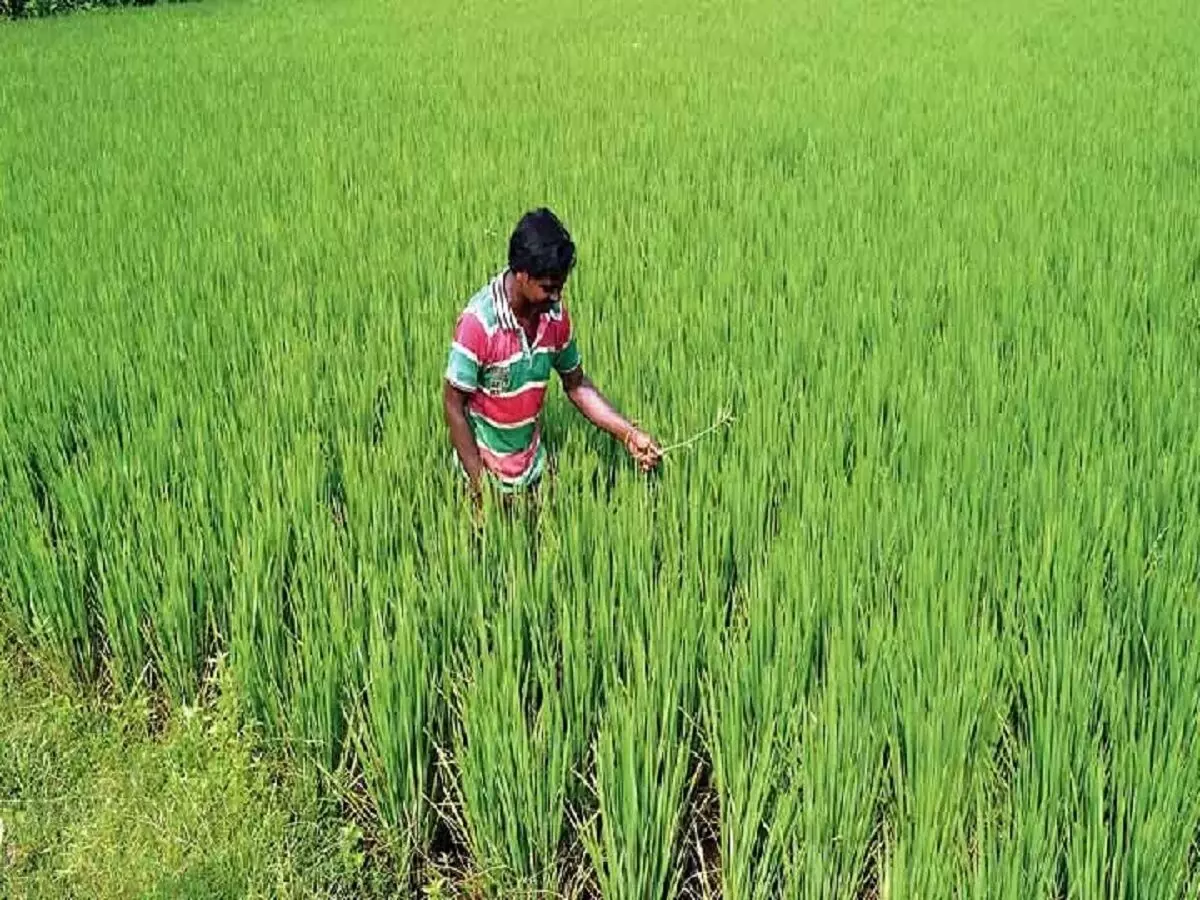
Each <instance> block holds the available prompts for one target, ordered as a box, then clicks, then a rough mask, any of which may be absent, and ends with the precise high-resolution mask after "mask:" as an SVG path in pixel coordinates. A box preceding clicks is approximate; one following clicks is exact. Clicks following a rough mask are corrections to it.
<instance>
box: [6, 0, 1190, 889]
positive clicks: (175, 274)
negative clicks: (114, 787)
mask: <svg viewBox="0 0 1200 900" xmlns="http://www.w3.org/2000/svg"><path fill="white" fill-rule="evenodd" d="M1198 57H1200V24H1198V20H1197V19H1196V17H1195V16H1194V15H1192V11H1191V9H1190V7H1189V6H1188V5H1187V4H1184V3H1181V2H1175V0H1154V2H1153V3H1152V4H1151V7H1150V8H1146V7H1144V6H1143V7H1140V8H1137V9H1134V8H1127V7H1123V6H1119V5H1118V6H1113V5H1111V4H1110V5H1102V4H1092V3H1084V4H1073V5H1070V6H1064V5H1045V4H1035V3H1031V2H1018V3H1003V4H1002V3H998V2H993V0H976V2H972V3H970V4H967V5H965V6H963V5H954V4H950V3H941V2H933V3H928V4H924V5H913V4H906V3H899V2H888V3H884V4H878V5H875V6H873V7H871V8H870V9H868V8H866V7H863V6H861V5H860V4H857V3H854V2H849V0H822V2H815V0H813V2H800V3H783V2H775V0H752V2H749V3H742V4H732V3H725V2H711V3H704V4H700V5H695V4H691V5H687V4H681V3H669V4H667V5H666V6H646V5H639V4H634V3H630V2H625V0H611V2H604V3H599V4H592V5H590V6H586V7H584V6H570V5H568V6H561V5H560V6H556V7H554V9H553V10H549V9H548V8H547V9H542V8H540V7H534V6H529V5H518V6H516V7H513V6H512V5H511V4H509V5H500V4H492V3H486V2H482V0H476V2H470V3H468V4H466V5H465V6H461V5H460V6H459V7H456V8H455V9H454V10H451V9H449V8H446V7H444V6H443V5H441V4H434V3H431V2H428V3H427V2H417V3H409V4H403V5H395V4H385V3H375V2H368V0H353V2H347V3H342V4H322V3H307V2H303V3H299V4H295V3H293V4H286V5H285V4H278V3H274V2H263V3H257V4H247V3H235V2H232V0H231V2H222V0H206V2H205V3H203V4H195V5H182V6H177V7H175V6H173V7H170V8H155V9H151V10H138V11H130V12H128V13H125V14H106V15H103V16H78V17H68V18H63V19H59V20H55V21H49V22H27V23H21V24H19V25H9V26H5V27H3V28H0V75H3V77H2V78H0V110H2V111H3V121H4V127H3V128H2V129H0V304H2V309H3V312H4V327H3V328H0V359H2V360H3V373H4V378H3V381H2V382H0V385H2V386H0V490H2V491H3V497H4V501H3V503H0V616H3V618H4V620H5V622H6V624H8V625H9V626H11V627H12V628H13V629H14V630H16V631H17V632H18V633H19V634H20V635H21V636H22V638H23V639H24V641H25V642H27V643H28V644H29V645H31V646H33V647H36V648H37V649H38V651H39V652H40V653H41V654H43V655H44V656H46V657H47V658H52V659H55V660H57V662H58V663H59V664H60V665H61V667H63V668H64V669H66V670H70V671H72V672H73V673H74V674H75V675H76V676H77V677H79V678H81V679H86V680H97V679H100V680H103V681H104V682H106V683H109V684H111V685H112V686H113V687H114V688H116V689H118V690H121V689H127V688H129V687H131V686H133V685H135V684H137V683H139V682H141V681H148V682H149V683H151V684H152V685H154V686H155V687H157V688H158V689H160V690H161V691H162V692H163V694H164V695H165V696H167V697H168V698H170V699H171V700H172V701H174V702H177V703H178V702H186V701H188V700H189V699H190V698H193V697H194V696H195V694H196V692H197V691H198V690H199V687H200V685H201V683H202V679H203V678H204V677H205V675H206V672H207V671H208V669H209V667H210V663H211V660H212V659H213V657H214V655H215V654H217V653H228V663H229V666H230V671H231V672H232V677H233V683H234V684H236V686H237V689H238V690H239V691H240V693H241V694H242V695H243V697H244V701H245V706H246V709H247V710H248V713H249V714H250V715H253V716H254V717H255V718H256V719H257V720H259V721H260V722H261V723H262V724H263V725H264V726H265V727H266V728H267V729H268V731H269V733H270V734H272V735H273V736H274V737H276V738H279V739H281V740H284V741H286V742H288V743H289V744H290V746H292V747H293V748H294V749H295V750H296V751H297V752H299V753H303V754H306V755H307V756H309V758H311V759H313V760H315V761H316V762H318V763H319V764H320V765H322V766H324V767H326V768H329V769H338V768H342V769H346V770H347V771H349V772H352V773H354V774H355V775H356V776H361V778H360V781H359V783H361V784H362V785H363V788H364V791H365V794H366V797H367V799H368V800H369V802H370V803H369V805H370V808H371V810H372V811H373V814H374V816H375V818H376V819H377V821H378V823H379V825H380V826H381V828H382V830H383V832H386V833H387V834H388V835H389V836H390V837H391V839H392V846H394V847H395V848H396V857H397V865H398V866H401V867H402V868H403V870H404V871H406V872H407V873H408V874H410V875H411V877H412V878H413V879H414V884H415V880H417V879H420V878H423V877H425V874H426V873H427V872H428V871H429V870H431V869H437V868H439V867H440V868H441V869H443V870H446V871H450V870H452V871H453V872H454V873H455V874H456V875H457V876H459V877H461V878H463V879H466V880H469V881H470V882H471V883H472V884H473V885H478V886H479V887H480V889H481V890H483V891H484V892H486V893H489V894H491V895H495V896H544V895H545V893H546V892H551V893H553V892H561V893H588V892H591V893H598V894H599V895H601V896H604V897H612V898H627V897H628V898H646V897H664V898H665V897H675V896H679V895H681V894H688V895H691V896H702V895H704V893H705V892H706V891H709V892H714V893H715V892H719V893H720V895H721V896H723V897H727V898H730V900H742V898H747V900H753V898H768V897H788V898H804V900H808V898H824V897H847V896H850V897H854V896H880V897H895V898H900V897H931V896H939V897H941V896H955V897H960V896H962V897H967V896H970V897H976V896H978V897H989V898H991V897H995V898H1016V897H1021V898H1026V897H1030V896H1037V897H1046V898H1050V897H1117V896H1154V897H1182V896H1195V895H1196V892H1197V889H1198V882H1197V877H1196V865H1195V858H1196V836H1197V834H1200V800H1198V799H1197V798H1200V764H1198V763H1197V762H1196V760H1200V747H1198V746H1197V743H1196V739H1195V736H1194V735H1195V724H1196V721H1197V714H1198V713H1200V710H1198V709H1197V702H1198V701H1197V698H1198V697H1200V669H1198V668H1197V664H1196V663H1195V662H1193V659H1194V658H1195V653H1193V652H1192V648H1193V647H1194V646H1195V645H1196V642H1197V640H1198V639H1200V616H1198V615H1197V614H1196V612H1195V610H1196V601H1197V588H1198V581H1197V578H1198V573H1200V528H1198V527H1197V525H1196V522H1195V516H1194V512H1195V509H1196V508H1197V501H1198V500H1200V469H1198V463H1197V460H1200V431H1198V430H1197V429H1196V427H1195V424H1194V423H1195V413H1194V410H1195V409H1197V408H1198V405H1200V375H1198V373H1200V365H1198V364H1200V240H1198V239H1197V235H1198V234H1200V212H1198V211H1200V179H1197V177H1196V172H1197V166H1198V165H1200V156H1198V155H1197V150H1196V147H1197V146H1200V119H1198V117H1197V113H1196V110H1200V80H1198V78H1197V70H1196V67H1195V65H1194V63H1193V60H1194V59H1196V58H1198ZM92 72H104V73H106V76H105V77H103V78H100V77H91V76H90V75H88V73H92ZM542 203H546V204H548V205H550V206H552V207H554V208H555V209H556V210H557V211H558V212H560V214H561V215H562V216H563V217H564V219H565V220H566V221H567V223H568V225H569V227H570V228H571V229H572V231H573V233H574V235H575V237H576V238H577V241H578V244H579V247H580V254H581V255H580V265H579V268H578V270H577V273H576V275H575V276H574V277H573V278H572V280H571V283H570V285H569V287H568V291H567V295H568V303H569V304H570V306H571V310H572V314H573V317H574V319H575V321H576V322H577V326H578V333H579V336H580V341H581V344H582V348H583V353H584V359H585V365H586V367H587V369H588V371H589V372H590V373H591V374H592V375H593V376H594V378H595V379H596V381H597V382H598V383H599V384H600V385H601V386H602V387H603V388H604V390H605V392H606V393H607V394H608V395H609V396H611V397H612V398H613V399H614V400H615V401H616V403H617V404H618V405H619V406H620V407H621V408H622V409H624V410H626V411H627V412H628V413H630V414H631V415H633V416H635V417H636V418H637V419H638V420H639V421H641V422H642V423H644V424H645V425H646V426H647V427H648V428H649V429H651V430H652V431H653V432H654V433H655V434H656V435H657V436H659V437H660V438H661V439H662V440H664V441H673V440H675V439H679V438H683V437H686V436H687V435H690V434H693V433H695V432H696V431H698V430H700V429H702V428H704V427H705V426H707V425H708V424H709V423H710V422H711V421H712V420H713V417H714V415H715V414H716V412H717V411H718V410H720V409H722V408H725V407H727V406H731V407H732V409H733V411H734V413H735V414H736V416H737V419H736V422H735V423H733V425H732V427H730V428H728V429H725V430H721V431H719V432H716V433H714V434H712V435H710V436H707V437H706V438H704V439H703V440H702V441H700V442H698V443H696V444H695V445H692V446H689V447H687V448H685V449H682V450H680V451H678V452H677V453H674V454H672V455H670V456H668V458H667V460H666V463H665V466H664V469H663V471H662V472H661V473H660V474H659V475H657V476H655V477H653V478H649V479H647V478H644V477H641V476H639V475H638V474H637V473H636V472H635V471H634V469H633V467H632V466H631V465H630V464H629V463H628V461H627V460H626V459H625V458H624V457H623V455H622V452H621V450H620V448H619V447H617V446H615V445H614V444H613V443H612V442H611V441H609V440H607V439H606V438H605V437H603V436H602V435H600V434H598V433H596V432H595V431H594V430H592V429H590V428H589V427H588V426H587V425H586V423H585V422H583V420H582V419H580V418H579V417H578V416H577V415H576V413H575V412H574V410H573V409H571V407H570V406H569V404H568V403H566V402H565V400H564V398H563V397H562V396H561V392H559V391H558V390H557V389H555V391H553V392H552V394H551V397H550V399H549V403H548V408H547V411H546V425H547V438H548V441H549V443H550V445H551V448H552V450H553V452H554V454H555V457H556V460H557V463H558V475H557V477H556V478H555V479H554V480H553V481H552V482H551V483H550V484H549V485H547V489H546V491H545V492H544V495H543V496H542V498H541V503H540V509H539V510H538V512H537V515H536V516H535V515H533V514H531V513H530V512H529V511H528V510H526V511H519V512H518V514H517V515H515V516H508V515H506V514H504V512H503V511H502V510H500V509H498V508H489V510H488V511H487V522H486V524H485V527H484V528H483V529H482V530H481V531H476V530H475V529H474V528H473V526H472V523H471V521H470V517H469V516H468V515H467V513H466V509H465V507H464V504H463V501H462V497H461V495H460V492H459V489H458V485H457V483H456V476H455V473H454V470H453V468H452V467H451V466H450V465H449V453H450V452H451V451H450V445H449V443H448V441H447V439H446V437H445V434H444V429H443V427H442V425H441V411H440V378H441V373H442V370H443V367H444V363H445V354H446V351H447V346H448V340H449V336H450V331H451V329H452V325H453V320H454V316H455V315H457V312H458V311H459V309H460V308H461V306H462V305H463V304H464V303H465V301H466V299H467V298H468V297H469V296H470V294H471V293H473V292H474V291H475V290H476V289H477V288H478V287H479V286H480V285H482V284H483V283H484V281H485V280H486V279H487V278H488V277H489V276H490V275H491V274H493V273H494V272H495V271H496V270H497V269H498V268H499V267H500V266H501V265H502V264H503V261H504V251H505V245H506V239H507V235H508V230H509V229H510V228H511V227H512V224H513V223H514V222H515V221H516V219H517V217H519V215H520V214H521V212H523V211H524V210H525V209H527V208H530V207H532V206H535V205H541V204H542Z"/></svg>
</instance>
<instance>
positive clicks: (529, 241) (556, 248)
mask: <svg viewBox="0 0 1200 900" xmlns="http://www.w3.org/2000/svg"><path fill="white" fill-rule="evenodd" d="M508 267H509V268H510V269H511V270H512V271H513V272H525V273H526V274H527V275H529V276H530V277H532V278H556V279H562V280H564V281H565V280H566V278H567V276H568V275H569V274H570V273H571V269H573V268H574V267H575V244H574V242H573V241H572V240H571V235H570V234H569V233H568V232H567V229H566V228H565V227H564V226H563V223H562V222H560V221H559V220H558V216H556V215H554V213H552V212H551V211H550V210H548V209H546V207H544V206H543V207H540V208H538V209H534V210H530V211H529V212H527V213H525V215H523V216H521V221H519V222H518V223H517V227H516V228H515V229H513V233H512V237H510V238H509V239H508Z"/></svg>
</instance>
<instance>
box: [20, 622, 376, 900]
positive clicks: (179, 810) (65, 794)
mask: <svg viewBox="0 0 1200 900" xmlns="http://www.w3.org/2000/svg"><path fill="white" fill-rule="evenodd" d="M0 694H2V695H3V696H4V700H5V702H4V703H3V704H2V705H0V894H2V895H3V896H5V897H10V898H13V900H23V898H40V897H46V898H50V897H55V898H60V897H61V898H67V897H88V898H119V897H130V898H132V897H138V898H143V900H149V898H163V900H166V898H185V897H195V898H200V897H204V898H223V897H227V898H249V897H331V898H332V897H364V896H379V897H383V896H389V894H388V893H387V885H388V883H389V881H388V879H387V878H386V877H383V876H381V875H380V871H381V870H380V869H379V866H378V864H377V863H375V862H374V861H373V860H371V859H370V858H369V853H370V848H369V847H368V846H367V845H366V844H365V843H364V840H363V834H362V832H361V831H360V830H359V829H358V828H357V827H356V826H354V825H352V824H351V823H349V822H347V821H345V820H344V819H343V818H342V817H341V816H340V815H339V811H338V808H337V807H336V805H330V801H329V800H328V799H327V798H326V799H323V797H322V794H321V792H319V791H318V790H317V786H316V779H315V771H314V770H312V769H311V767H309V768H308V769H307V771H306V770H305V767H303V766H300V765H297V764H295V763H289V762H287V761H286V760H285V759H284V758H283V755H282V754H280V753H279V752H278V749H277V748H274V749H273V748H270V747H268V746H267V745H265V744H263V743H261V742H259V741H257V740H255V737H254V735H253V734H252V733H248V732H246V731H245V730H244V729H243V727H242V726H241V724H240V722H239V719H240V717H239V715H238V713H237V710H236V709H235V708H233V707H232V706H231V704H230V701H229V696H230V695H228V694H222V695H219V699H218V698H216V697H214V698H212V699H210V700H209V701H208V702H205V703H204V704H202V705H200V706H195V707H187V708H182V709H179V710H176V711H174V712H172V713H171V714H170V715H169V716H168V717H167V718H166V719H165V720H164V719H163V718H162V714H161V711H160V710H157V709H156V706H155V704H154V703H153V700H152V698H150V697H149V696H147V695H146V694H144V693H143V694H138V695H131V696H128V697H126V698H124V699H123V700H121V701H119V702H114V701H111V700H101V699H100V698H98V697H96V696H95V695H90V694H88V693H86V692H81V691H79V690H78V688H76V687H75V686H73V685H71V684H68V683H63V682H62V681H61V680H59V679H57V678H55V676H54V675H53V673H51V672H48V671H47V670H45V669H44V668H43V667H41V666H39V665H37V664H36V663H35V662H33V661H31V660H29V659H28V658H27V657H24V656H23V655H22V654H20V653H17V652H14V649H13V648H12V647H11V645H6V647H5V652H4V654H3V655H2V656H0ZM326 797H327V795H326Z"/></svg>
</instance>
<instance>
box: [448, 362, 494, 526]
mask: <svg viewBox="0 0 1200 900" xmlns="http://www.w3.org/2000/svg"><path fill="white" fill-rule="evenodd" d="M470 399H471V395H470V394H468V393H466V392H465V391H460V390H459V389H458V388H456V387H455V386H454V385H452V384H451V383H450V382H448V381H447V382H446V383H445V387H444V388H443V393H442V408H443V411H444V414H445V418H446V425H447V426H448V428H449V429H450V442H451V443H452V444H453V445H454V452H455V453H457V454H458V458H459V461H460V462H461V463H462V467H463V471H464V472H466V473H467V487H468V489H469V491H470V494H471V501H472V503H473V505H474V507H475V510H476V512H479V510H480V509H481V507H482V505H483V479H484V476H485V473H484V469H483V458H482V457H481V456H480V455H479V445H478V444H476V443H475V436H474V435H473V434H472V433H471V427H470V425H468V424H467V403H468V401H469V400H470Z"/></svg>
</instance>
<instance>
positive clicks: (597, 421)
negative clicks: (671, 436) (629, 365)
mask: <svg viewBox="0 0 1200 900" xmlns="http://www.w3.org/2000/svg"><path fill="white" fill-rule="evenodd" d="M561 377H562V383H563V390H565V391H566V394H567V397H569V398H570V400H571V402H572V403H573V404H575V408H576V409H578V410H579V412H580V413H582V414H583V416H584V418H586V419H587V420H588V421H589V422H591V423H592V424H593V425H595V426H596V427H597V428H599V429H600V430H601V431H606V432H608V433H609V434H611V435H612V436H613V437H614V438H616V439H617V440H618V441H620V442H621V443H622V444H623V445H624V447H625V449H626V450H628V451H629V454H630V455H631V456H633V457H634V459H636V460H637V462H638V464H639V465H640V466H641V468H642V469H643V471H649V470H650V469H653V468H654V467H655V466H656V465H658V461H659V459H660V458H661V451H660V450H659V448H658V444H657V443H655V441H654V439H653V438H652V437H650V435H648V434H647V433H646V432H644V431H642V430H641V429H640V428H638V427H637V426H636V425H634V424H633V423H632V422H630V421H629V420H628V419H626V418H625V417H624V416H623V415H621V414H620V413H619V412H617V410H616V408H615V407H614V406H613V405H612V403H610V402H609V400H608V398H607V397H605V396H604V394H602V393H601V392H600V389H599V388H597V387H596V385H595V384H593V383H592V380H591V379H590V378H588V377H587V375H586V374H585V373H584V371H583V366H582V365H576V366H575V367H574V368H573V369H571V370H570V371H569V372H566V373H563V374H562V375H561Z"/></svg>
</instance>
